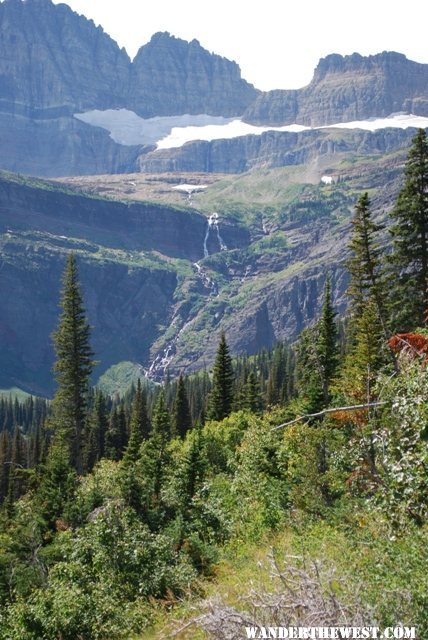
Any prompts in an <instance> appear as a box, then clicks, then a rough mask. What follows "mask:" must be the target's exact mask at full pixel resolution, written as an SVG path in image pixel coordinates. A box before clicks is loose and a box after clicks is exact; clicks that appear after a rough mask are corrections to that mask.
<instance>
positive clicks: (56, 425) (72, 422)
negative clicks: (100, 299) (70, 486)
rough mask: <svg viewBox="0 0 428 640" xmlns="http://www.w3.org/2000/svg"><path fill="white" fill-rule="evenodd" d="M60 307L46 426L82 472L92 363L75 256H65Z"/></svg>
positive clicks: (76, 467)
mask: <svg viewBox="0 0 428 640" xmlns="http://www.w3.org/2000/svg"><path fill="white" fill-rule="evenodd" d="M60 306H61V308H62V313H61V316H60V320H59V325H58V328H57V330H56V331H55V333H54V335H53V338H54V346H55V351H56V356H57V360H56V362H55V366H54V371H55V373H56V379H57V382H58V385H59V387H58V390H57V392H56V394H55V398H54V400H53V402H52V417H51V419H50V420H49V427H50V428H53V429H54V430H55V431H61V432H63V434H64V437H65V441H66V442H67V443H68V445H69V449H70V462H71V464H72V466H73V467H74V468H75V469H76V471H77V472H78V473H82V471H83V451H82V447H83V433H84V428H85V422H86V419H87V409H88V407H87V395H88V381H89V377H90V375H91V372H92V367H93V364H94V363H93V361H92V356H93V353H92V351H91V349H90V346H89V334H90V327H89V324H88V323H87V321H86V318H85V310H84V307H83V300H82V294H81V291H80V286H79V282H78V273H77V266H76V259H75V256H74V254H70V256H69V257H68V260H67V264H66V268H65V271H64V275H63V288H62V295H61V303H60Z"/></svg>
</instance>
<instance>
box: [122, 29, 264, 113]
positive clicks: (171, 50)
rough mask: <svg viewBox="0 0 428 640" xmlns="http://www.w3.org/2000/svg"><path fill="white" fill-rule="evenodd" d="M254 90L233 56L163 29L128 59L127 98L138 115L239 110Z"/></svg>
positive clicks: (232, 111) (255, 91)
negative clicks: (130, 63) (220, 54)
mask: <svg viewBox="0 0 428 640" xmlns="http://www.w3.org/2000/svg"><path fill="white" fill-rule="evenodd" d="M258 93H259V92H258V91H257V90H256V89H254V87H253V86H252V85H250V84H248V83H247V82H245V80H243V79H242V78H241V72H240V69H239V67H238V65H237V64H236V63H235V62H231V61H230V60H227V59H226V58H222V57H221V56H218V55H214V54H211V53H209V52H208V51H207V50H206V49H203V48H202V47H201V45H200V44H199V42H198V41H197V40H192V41H191V42H190V43H189V42H186V41H184V40H180V39H179V38H174V37H173V36H171V35H170V34H169V33H156V34H155V35H154V36H153V37H152V39H151V40H150V42H149V43H148V44H146V45H145V46H144V47H141V49H140V50H139V52H138V54H137V56H136V57H135V60H134V61H133V63H132V70H131V88H130V98H129V104H130V105H131V106H130V108H131V109H133V110H134V111H136V113H138V114H139V115H141V116H143V117H152V116H169V115H174V114H180V113H190V114H199V113H207V114H210V115H215V116H225V117H228V116H240V115H242V113H243V112H244V111H245V109H246V107H248V106H249V105H250V104H251V103H252V102H253V101H254V100H255V99H256V97H257V95H258Z"/></svg>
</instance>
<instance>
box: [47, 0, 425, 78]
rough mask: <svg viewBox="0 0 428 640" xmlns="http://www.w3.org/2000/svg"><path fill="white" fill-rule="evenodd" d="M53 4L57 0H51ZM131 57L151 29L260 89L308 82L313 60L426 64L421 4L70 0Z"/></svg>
mask: <svg viewBox="0 0 428 640" xmlns="http://www.w3.org/2000/svg"><path fill="white" fill-rule="evenodd" d="M54 2H55V4H59V0H54ZM66 4H68V5H69V6H70V7H71V8H72V9H74V10H75V11H77V12H78V13H82V14H84V15H85V16H87V17H88V18H92V19H93V20H94V22H95V24H97V25H98V24H100V25H101V26H102V27H103V28H104V31H106V32H107V33H108V34H109V35H110V36H111V37H112V38H113V39H114V40H116V41H117V42H118V43H119V45H120V46H121V47H125V48H126V50H127V51H128V53H129V55H130V56H131V58H133V57H134V56H135V54H136V52H137V51H138V49H139V47H140V46H141V45H143V44H145V43H146V42H148V41H149V40H150V37H151V36H152V35H153V33H155V32H156V31H169V32H170V33H171V34H173V35H175V36H177V37H180V38H183V39H185V40H192V39H193V38H196V39H197V40H199V42H200V43H201V45H202V46H204V47H205V48H206V49H208V50H209V51H213V52H215V53H218V54H220V55H222V56H225V57H227V58H229V59H231V60H235V61H236V62H237V63H238V64H239V65H240V67H241V70H242V76H243V77H244V78H245V79H246V80H248V81H249V82H252V83H253V84H254V85H255V86H256V87H257V88H259V89H264V90H267V89H276V88H278V89H279V88H281V89H283V88H284V89H285V88H287V89H292V88H298V87H302V86H304V85H306V84H308V82H309V81H310V79H311V77H312V73H313V70H314V68H315V66H316V64H317V62H318V60H319V58H320V57H323V56H325V55H327V54H329V53H342V54H350V53H353V52H354V51H358V52H359V53H361V54H363V55H368V54H372V53H379V52H381V51H399V52H400V53H404V54H405V55H407V57H408V58H410V59H412V60H416V61H417V62H426V63H428V37H427V33H428V3H427V4H426V5H425V2H424V0H406V2H397V3H393V2H390V1H389V2H387V1H386V0H358V2H356V1H355V2H352V3H351V2H349V1H346V0H330V1H328V0H325V1H323V0H297V1H290V0H262V1H261V2H256V3H255V4H254V5H253V6H251V4H250V3H249V2H244V1H243V0H213V1H211V2H206V1H205V0H152V1H151V2H143V1H142V0H69V2H67V3H66Z"/></svg>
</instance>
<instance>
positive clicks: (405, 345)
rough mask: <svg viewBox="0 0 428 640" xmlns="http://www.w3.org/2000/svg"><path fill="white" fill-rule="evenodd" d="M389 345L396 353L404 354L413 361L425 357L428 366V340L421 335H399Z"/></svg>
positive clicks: (389, 341)
mask: <svg viewBox="0 0 428 640" xmlns="http://www.w3.org/2000/svg"><path fill="white" fill-rule="evenodd" d="M388 345H389V347H390V348H391V349H392V351H394V353H403V354H405V355H406V356H407V357H408V358H410V359H411V360H415V359H416V358H417V357H418V356H419V357H421V356H425V358H424V364H428V338H426V337H425V336H423V335H422V334H420V333H397V334H396V335H395V336H392V338H390V339H389V340H388Z"/></svg>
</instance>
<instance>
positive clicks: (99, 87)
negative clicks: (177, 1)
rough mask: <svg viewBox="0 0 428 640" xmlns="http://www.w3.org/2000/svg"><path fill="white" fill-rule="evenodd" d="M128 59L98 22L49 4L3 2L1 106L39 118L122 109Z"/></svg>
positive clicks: (30, 0) (0, 15)
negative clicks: (85, 111) (82, 111)
mask: <svg viewBox="0 0 428 640" xmlns="http://www.w3.org/2000/svg"><path fill="white" fill-rule="evenodd" d="M129 70H130V60H129V58H128V55H127V54H126V52H125V51H124V50H121V49H119V47H118V46H117V44H116V43H115V42H114V41H113V40H112V39H111V38H110V37H109V36H108V35H107V34H106V33H104V31H103V30H102V29H101V27H95V25H94V23H93V22H92V21H90V20H87V19H86V18H84V17H83V16H78V15H77V14H76V13H74V12H73V11H72V10H71V9H70V8H69V7H67V6H66V5H64V4H60V5H53V4H52V3H51V2H50V0H28V1H27V2H22V1H21V0H5V1H4V2H2V3H1V4H0V104H1V110H2V111H3V112H6V113H10V112H12V113H14V114H19V115H22V116H25V117H30V118H35V119H38V118H40V117H41V116H42V117H43V119H47V118H49V117H51V118H58V117H59V116H64V115H68V116H72V115H73V113H75V111H76V110H85V109H93V108H98V109H107V108H108V107H110V108H114V107H120V106H123V101H124V95H126V91H127V88H128V84H129Z"/></svg>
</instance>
